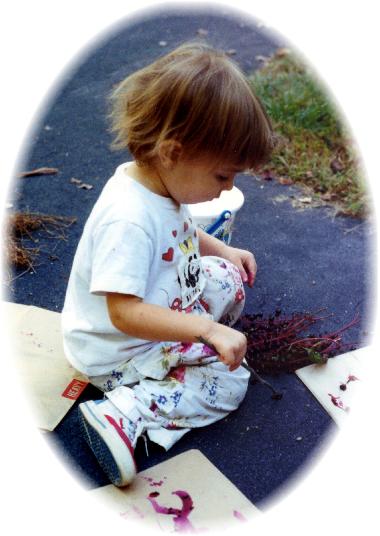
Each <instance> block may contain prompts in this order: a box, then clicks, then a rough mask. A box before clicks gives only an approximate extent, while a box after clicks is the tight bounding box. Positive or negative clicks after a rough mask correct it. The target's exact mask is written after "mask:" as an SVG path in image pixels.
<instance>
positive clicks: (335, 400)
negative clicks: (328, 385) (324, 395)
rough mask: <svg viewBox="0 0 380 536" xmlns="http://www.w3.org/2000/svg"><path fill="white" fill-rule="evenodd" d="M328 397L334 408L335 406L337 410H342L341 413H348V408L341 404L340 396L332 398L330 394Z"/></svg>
mask: <svg viewBox="0 0 380 536" xmlns="http://www.w3.org/2000/svg"><path fill="white" fill-rule="evenodd" d="M328 395H329V397H330V400H331V402H332V403H333V404H334V406H336V407H337V408H339V409H342V410H343V411H349V410H350V408H349V407H348V406H345V405H344V404H343V402H342V400H341V399H340V396H334V395H332V394H331V393H328Z"/></svg>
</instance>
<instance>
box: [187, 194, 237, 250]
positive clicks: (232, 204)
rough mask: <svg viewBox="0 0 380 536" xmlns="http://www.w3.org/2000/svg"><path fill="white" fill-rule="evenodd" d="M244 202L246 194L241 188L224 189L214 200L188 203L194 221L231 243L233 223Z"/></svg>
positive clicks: (205, 229)
mask: <svg viewBox="0 0 380 536" xmlns="http://www.w3.org/2000/svg"><path fill="white" fill-rule="evenodd" d="M243 204H244V195H243V192H242V191H241V190H239V188H236V186H234V187H233V188H232V190H224V191H223V192H222V193H221V194H220V196H219V197H218V198H216V199H213V200H212V201H206V202H205V203H196V204H194V205H188V207H189V211H190V214H191V217H192V219H193V221H194V223H195V224H196V225H197V226H198V227H200V228H201V229H203V230H204V231H206V232H209V233H210V234H211V235H213V236H216V238H219V239H220V240H223V242H225V243H226V244H230V242H231V238H232V229H233V224H234V222H235V219H236V215H237V213H238V211H239V210H240V209H241V207H242V206H243Z"/></svg>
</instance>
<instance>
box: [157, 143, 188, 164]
mask: <svg viewBox="0 0 380 536" xmlns="http://www.w3.org/2000/svg"><path fill="white" fill-rule="evenodd" d="M181 155H182V145H181V144H180V143H179V141H176V140H165V141H163V142H161V143H160V145H159V147H158V156H159V158H160V160H161V164H162V166H163V167H164V168H166V169H171V168H172V167H173V166H174V165H175V164H176V163H177V162H178V160H179V159H180V157H181Z"/></svg>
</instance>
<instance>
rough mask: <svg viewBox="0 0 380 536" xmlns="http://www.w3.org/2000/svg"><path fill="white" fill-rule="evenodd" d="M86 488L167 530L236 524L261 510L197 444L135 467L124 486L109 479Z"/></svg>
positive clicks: (127, 515) (125, 513) (137, 519)
mask: <svg viewBox="0 0 380 536" xmlns="http://www.w3.org/2000/svg"><path fill="white" fill-rule="evenodd" d="M89 493H90V494H92V495H93V497H94V498H96V499H99V500H102V501H104V503H105V504H106V506H110V508H111V509H113V510H115V512H116V513H117V514H118V515H120V516H121V517H122V518H124V519H125V520H126V521H129V522H132V523H138V524H139V525H140V524H141V526H140V528H144V525H145V528H147V529H155V530H160V531H165V532H177V531H184V532H186V531H189V532H193V531H195V532H198V531H199V532H203V531H207V530H218V529H221V528H223V529H225V528H232V529H234V528H236V529H239V527H242V525H243V524H246V523H248V522H249V521H251V520H252V518H253V517H254V516H257V515H259V514H260V511H259V510H258V509H257V508H256V507H255V506H254V505H253V504H252V503H251V502H250V501H249V500H248V499H247V498H246V497H245V496H244V495H243V494H242V493H241V492H240V491H239V490H238V489H237V488H236V487H235V486H234V485H233V484H232V482H230V481H229V480H228V479H227V478H226V477H225V476H224V475H223V473H221V472H220V471H219V470H218V469H217V468H216V467H215V466H214V465H213V464H212V463H211V462H210V461H209V460H208V459H207V458H206V456H204V455H203V454H202V453H201V452H200V451H199V450H195V449H193V450H189V451H187V452H184V453H182V454H179V455H178V456H175V457H173V458H171V459H170V460H167V461H165V462H163V463H160V464H158V465H156V466H154V467H151V468H150V469H146V470H145V471H142V472H140V473H138V475H137V477H136V479H135V480H134V482H133V483H132V484H131V485H130V486H128V487H126V488H122V489H120V488H116V487H115V486H113V485H109V486H105V487H102V488H97V489H95V490H91V491H90V492H89ZM169 509H170V510H169Z"/></svg>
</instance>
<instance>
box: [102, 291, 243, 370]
mask: <svg viewBox="0 0 380 536" xmlns="http://www.w3.org/2000/svg"><path fill="white" fill-rule="evenodd" d="M107 306H108V312H109V315H110V319H111V322H112V324H113V325H114V326H115V327H116V329H118V330H120V331H122V332H124V333H127V334H128V335H130V336H132V337H137V338H140V339H145V340H149V341H173V342H175V341H178V342H200V341H201V340H203V341H207V342H208V343H210V344H211V345H212V346H214V347H215V348H216V350H217V352H218V354H219V359H220V360H221V361H222V362H223V363H225V364H226V365H228V366H229V369H230V370H231V371H232V370H235V369H236V368H238V367H239V365H240V363H241V361H242V360H243V358H244V356H245V353H246V349H247V340H246V337H245V336H244V335H243V334H242V333H240V332H239V331H237V330H235V329H233V328H230V327H228V326H224V325H222V324H219V323H217V322H214V321H213V320H210V319H209V318H207V317H202V316H197V315H190V314H182V313H179V312H177V311H172V310H171V309H166V308H165V307H160V306H158V305H153V304H149V303H144V302H143V301H142V300H141V298H138V297H136V296H131V295H126V294H116V293H109V294H107Z"/></svg>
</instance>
